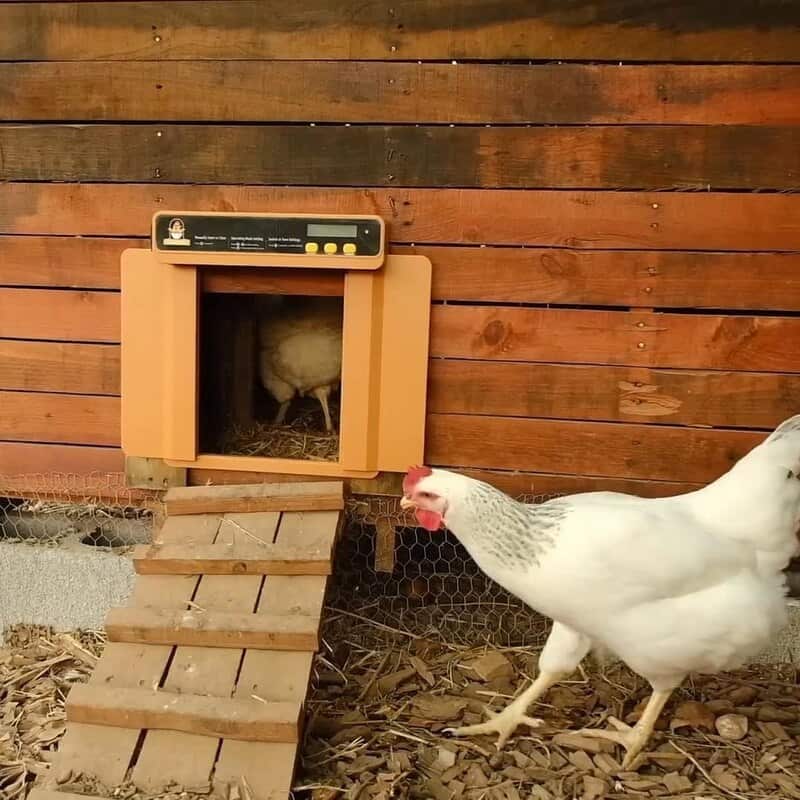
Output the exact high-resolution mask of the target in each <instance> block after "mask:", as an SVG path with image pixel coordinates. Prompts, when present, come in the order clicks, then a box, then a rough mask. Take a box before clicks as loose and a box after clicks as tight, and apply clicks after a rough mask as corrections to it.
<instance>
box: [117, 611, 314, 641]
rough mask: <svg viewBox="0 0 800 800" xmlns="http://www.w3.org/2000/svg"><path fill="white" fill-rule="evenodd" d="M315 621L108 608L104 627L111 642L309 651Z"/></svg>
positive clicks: (295, 616)
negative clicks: (109, 609)
mask: <svg viewBox="0 0 800 800" xmlns="http://www.w3.org/2000/svg"><path fill="white" fill-rule="evenodd" d="M319 622H320V621H319V619H316V618H314V617H309V616H305V615H301V614H234V613H227V612H219V611H208V612H206V611H195V610H192V611H186V610H180V609H171V610H167V609H149V608H114V609H111V611H109V613H108V615H107V616H106V623H105V629H106V633H107V634H108V638H109V641H112V642H130V643H134V644H165V645H179V646H182V645H184V646H190V647H231V648H241V649H247V648H250V649H253V650H294V651H309V652H313V651H316V650H317V648H318V645H319V639H318V631H319Z"/></svg>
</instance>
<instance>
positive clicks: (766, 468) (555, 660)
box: [401, 415, 800, 767]
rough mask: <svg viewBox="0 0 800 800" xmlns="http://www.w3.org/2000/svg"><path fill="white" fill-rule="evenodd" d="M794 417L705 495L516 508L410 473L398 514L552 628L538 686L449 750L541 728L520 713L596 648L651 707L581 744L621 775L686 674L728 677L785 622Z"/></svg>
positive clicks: (611, 496) (799, 507) (798, 467)
mask: <svg viewBox="0 0 800 800" xmlns="http://www.w3.org/2000/svg"><path fill="white" fill-rule="evenodd" d="M798 474H800V415H798V416H795V417H792V418H791V419H789V420H787V421H786V422H784V423H783V424H782V425H780V426H779V427H778V428H777V429H776V430H775V431H774V432H773V433H772V434H771V435H770V436H769V437H768V438H767V439H766V440H765V441H764V442H762V443H761V444H760V445H758V446H757V447H756V448H754V449H753V450H752V451H751V452H749V453H748V454H747V455H746V456H745V457H744V458H742V459H741V460H740V461H739V462H738V463H737V464H735V465H734V466H733V467H732V468H731V469H730V470H729V471H728V472H727V473H726V474H725V475H723V476H722V477H721V478H719V479H718V480H716V481H714V482H713V483H711V484H710V485H708V486H706V487H705V488H703V489H700V490H698V491H695V492H691V493H689V494H684V495H680V496H676V497H667V498H658V499H645V498H639V497H634V496H631V495H625V494H618V493H613V492H590V493H586V494H578V495H572V496H568V497H563V498H557V499H555V500H551V501H549V502H547V503H543V504H541V505H536V506H532V505H525V504H523V503H518V502H516V501H514V500H512V499H511V498H509V497H507V496H506V495H504V494H503V493H501V492H499V491H497V490H496V489H494V488H492V487H491V486H488V485H487V484H485V483H481V482H479V481H476V480H473V479H471V478H467V477H465V476H462V475H458V474H455V473H453V472H448V471H445V470H438V469H434V470H430V469H429V468H426V467H418V468H414V469H411V470H409V473H408V475H407V476H406V479H405V481H404V484H403V491H404V498H403V500H402V501H401V505H402V506H403V507H405V508H414V509H415V511H416V515H417V519H418V521H419V522H420V524H421V525H423V526H424V527H426V528H427V529H428V530H431V531H434V530H437V529H439V528H440V527H443V526H444V527H447V528H448V529H450V530H451V531H452V532H453V533H454V534H455V536H456V537H457V538H458V539H459V540H460V541H461V542H462V543H463V545H464V546H465V547H466V548H467V550H468V551H469V552H470V554H471V555H472V556H473V558H474V559H475V561H476V562H477V563H478V565H479V566H480V567H481V569H482V570H483V571H484V572H485V573H486V574H487V575H489V576H490V577H491V578H493V579H494V580H496V581H497V582H498V583H499V584H500V585H502V586H503V587H505V588H506V589H507V590H508V591H510V592H511V593H513V594H515V595H516V596H517V597H519V598H520V599H522V600H523V601H524V602H525V603H527V604H528V605H530V606H531V607H532V608H534V609H536V610H537V611H539V612H540V613H542V614H544V615H546V616H548V617H550V618H552V619H553V620H554V624H553V628H552V631H551V633H550V636H549V638H548V640H547V643H546V644H545V646H544V649H543V651H542V654H541V657H540V659H539V668H540V673H539V675H538V677H537V678H536V680H535V681H534V682H533V684H532V685H531V686H530V687H528V689H526V690H525V691H524V692H522V693H521V694H520V695H519V696H518V697H517V698H516V699H515V700H514V701H513V702H512V703H510V704H509V705H508V707H507V708H506V709H505V710H504V711H503V712H502V713H500V714H498V715H495V716H491V717H490V719H489V720H488V721H487V722H485V723H481V724H478V725H471V726H468V727H465V728H459V729H456V730H454V731H452V733H453V734H454V735H457V736H464V735H472V734H487V733H496V734H498V737H499V738H498V746H499V747H502V746H503V744H504V743H505V742H506V741H507V739H508V738H509V736H511V734H512V733H513V731H514V730H515V729H516V727H517V726H518V725H520V724H527V725H533V726H535V725H538V724H540V722H541V721H540V720H536V719H532V718H530V717H528V716H527V710H528V708H529V706H530V705H531V704H532V703H533V702H534V701H536V700H538V699H539V698H540V697H541V696H542V695H543V694H544V692H545V691H546V690H547V689H548V688H549V687H550V686H552V685H553V684H554V683H556V682H557V681H559V680H560V679H562V678H563V677H565V676H566V675H568V674H569V673H571V672H572V671H573V670H574V669H575V668H576V667H577V666H578V664H579V663H580V662H581V660H582V659H583V658H584V657H585V656H586V655H587V654H588V653H589V651H590V650H592V649H594V648H604V649H606V650H609V651H611V652H612V653H614V654H615V655H616V656H618V657H619V658H620V659H621V660H622V661H624V662H625V663H626V664H627V665H628V666H629V667H630V668H631V669H633V670H634V671H635V672H637V673H638V674H639V675H641V676H643V677H644V678H646V679H647V680H648V681H649V683H650V684H651V686H652V688H653V694H652V696H651V698H650V701H649V703H648V705H647V708H646V710H645V711H644V714H643V716H642V717H641V719H640V720H639V722H638V723H637V724H636V726H635V727H633V728H631V727H629V726H627V725H625V724H624V723H622V722H620V721H619V720H617V719H614V718H611V719H610V720H609V722H610V724H611V725H612V727H613V728H614V730H610V731H607V730H595V729H592V730H584V731H581V733H583V734H584V735H589V736H595V737H602V738H606V739H610V740H612V741H614V742H617V743H618V744H620V745H622V746H623V747H624V748H626V750H627V755H626V758H625V766H626V767H627V766H630V765H631V763H632V762H633V760H634V759H635V757H636V756H637V754H638V753H639V752H641V750H642V748H643V747H644V745H645V744H646V743H647V741H648V740H649V738H650V735H651V734H652V731H653V726H654V724H655V722H656V720H657V718H658V716H659V714H660V712H661V710H662V709H663V707H664V705H665V703H666V702H667V700H668V698H669V696H670V694H671V693H672V692H673V690H674V689H675V688H677V687H678V686H679V685H680V684H681V682H682V681H683V680H684V678H685V677H686V676H687V675H688V674H689V673H690V672H700V673H715V672H719V671H722V670H728V669H735V668H737V667H739V666H741V665H742V664H743V663H744V662H745V661H746V660H748V659H749V658H750V657H752V656H754V655H756V654H757V653H759V652H760V651H761V650H763V649H764V647H766V645H767V644H768V643H769V642H770V640H771V639H772V638H773V637H774V636H775V635H776V634H777V633H778V631H779V630H780V628H781V627H782V626H783V625H784V624H785V621H786V603H785V591H786V589H785V578H784V575H783V574H782V570H783V569H784V568H785V567H786V565H787V564H788V562H789V560H790V559H791V558H792V556H793V555H795V554H796V553H798V552H799V551H800V548H798V539H797V535H796V534H797V531H798V526H800V479H798Z"/></svg>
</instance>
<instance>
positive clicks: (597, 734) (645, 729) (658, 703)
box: [578, 689, 672, 769]
mask: <svg viewBox="0 0 800 800" xmlns="http://www.w3.org/2000/svg"><path fill="white" fill-rule="evenodd" d="M671 694H672V690H671V689H669V690H666V691H654V692H653V694H652V695H650V699H649V700H648V701H647V705H646V706H645V709H644V713H643V714H642V716H641V717H640V718H639V721H638V722H637V723H636V725H634V726H633V727H631V726H630V725H626V724H625V723H624V722H622V721H621V720H618V719H617V718H616V717H609V718H608V723H609V725H611V727H612V728H616V730H613V731H606V730H598V729H597V728H584V729H583V730H581V731H578V733H579V734H580V735H581V736H589V737H592V738H594V739H607V740H609V741H611V742H616V743H617V744H619V745H622V747H624V748H625V750H626V753H625V760H624V761H623V762H622V768H623V769H629V768H630V766H631V764H633V762H634V760H635V759H636V756H638V755H639V753H641V752H642V750H643V749H644V746H645V745H646V744H647V743H648V742H649V741H650V737H651V736H652V735H653V730H654V728H655V724H656V721H657V720H658V715H659V714H660V713H661V711H662V710H663V708H664V706H665V705H666V704H667V700H669V698H670V695H671Z"/></svg>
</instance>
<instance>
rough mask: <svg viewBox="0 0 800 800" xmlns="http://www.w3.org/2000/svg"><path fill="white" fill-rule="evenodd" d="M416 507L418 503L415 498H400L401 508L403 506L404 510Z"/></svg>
mask: <svg viewBox="0 0 800 800" xmlns="http://www.w3.org/2000/svg"><path fill="white" fill-rule="evenodd" d="M416 507H417V506H416V503H414V502H413V500H409V499H408V498H407V497H401V498H400V508H402V509H403V511H408V509H409V508H416Z"/></svg>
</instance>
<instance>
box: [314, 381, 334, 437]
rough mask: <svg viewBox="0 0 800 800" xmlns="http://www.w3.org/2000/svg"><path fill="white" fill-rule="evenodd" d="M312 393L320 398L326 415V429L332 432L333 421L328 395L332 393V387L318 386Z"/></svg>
mask: <svg viewBox="0 0 800 800" xmlns="http://www.w3.org/2000/svg"><path fill="white" fill-rule="evenodd" d="M311 393H312V394H313V395H314V397H316V398H317V400H319V404H320V405H321V406H322V413H323V415H324V416H325V430H326V431H327V432H328V433H332V432H333V423H332V422H331V412H330V410H329V409H328V397H329V396H330V393H331V387H330V386H317V388H316V389H314V390H313V391H312V392H311Z"/></svg>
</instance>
